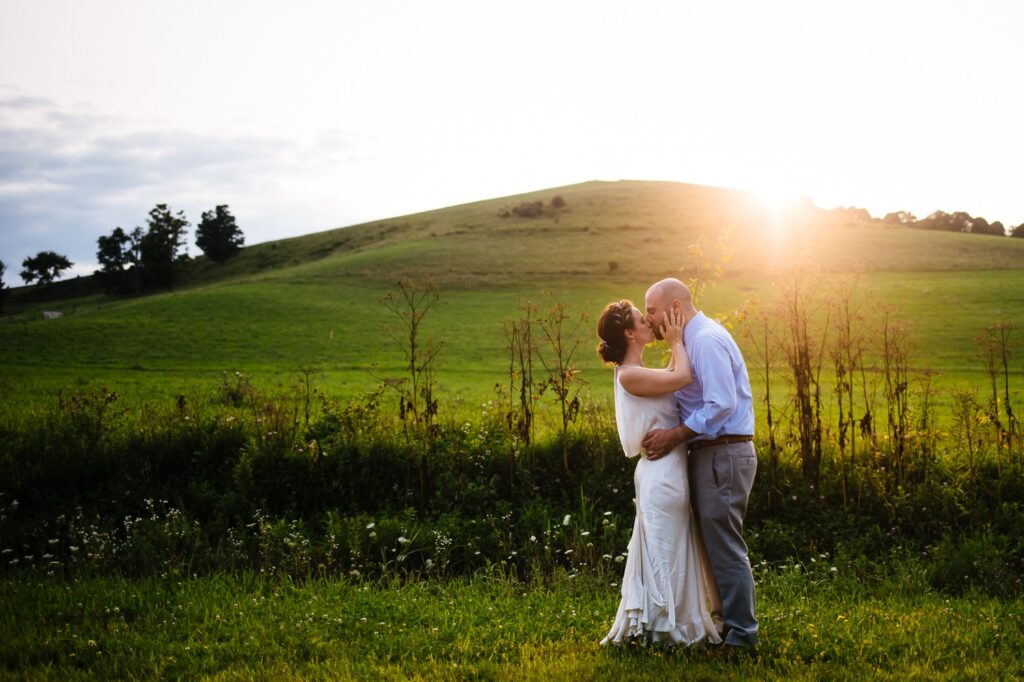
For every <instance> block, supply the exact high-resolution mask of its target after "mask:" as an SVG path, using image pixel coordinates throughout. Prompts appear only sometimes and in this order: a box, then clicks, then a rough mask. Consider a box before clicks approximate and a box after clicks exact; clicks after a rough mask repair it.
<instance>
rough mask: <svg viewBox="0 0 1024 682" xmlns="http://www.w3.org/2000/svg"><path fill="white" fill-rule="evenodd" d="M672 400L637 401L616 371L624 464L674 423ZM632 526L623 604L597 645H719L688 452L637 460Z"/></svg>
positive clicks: (681, 450) (715, 600)
mask: <svg viewBox="0 0 1024 682" xmlns="http://www.w3.org/2000/svg"><path fill="white" fill-rule="evenodd" d="M677 410H678V408H677V406H676V402H675V399H674V398H673V397H672V396H671V395H666V396H655V397H640V396H635V395H633V394H631V393H629V392H628V391H627V390H626V389H625V388H623V387H622V384H620V383H619V378H618V369H616V371H615V421H616V425H617V426H618V430H619V439H620V440H621V442H622V448H623V450H624V451H625V453H626V456H627V457H635V456H637V455H639V454H640V443H641V441H642V440H643V438H644V435H645V434H646V433H647V432H648V431H650V430H651V429H656V428H667V427H674V426H677V425H678V424H679V415H678V411H677ZM633 483H634V485H635V487H636V521H634V523H633V536H632V537H631V538H630V540H629V551H628V554H627V557H626V568H625V571H624V574H623V576H622V600H621V601H620V602H619V610H618V613H616V615H615V622H614V623H613V624H612V627H611V630H609V631H608V635H607V636H606V637H605V638H604V639H603V640H601V644H602V645H605V644H621V643H622V642H623V641H625V640H629V639H632V638H636V637H640V638H645V639H647V640H649V641H652V642H664V643H666V644H695V643H697V642H700V641H702V640H705V639H706V640H707V641H708V642H711V643H718V642H720V641H721V637H720V636H719V633H718V630H717V628H716V626H715V622H714V620H713V619H712V616H711V612H712V611H714V612H715V613H716V614H717V613H719V612H720V611H721V608H720V604H719V600H718V593H717V590H716V589H715V584H714V580H713V579H711V578H710V576H711V571H710V567H709V565H708V563H707V557H706V556H705V554H704V546H703V542H702V540H701V538H700V530H699V528H698V526H697V524H696V523H695V522H694V519H693V516H692V513H691V511H690V489H689V482H688V480H687V474H686V447H685V445H682V446H680V447H678V448H676V449H675V450H673V451H672V452H670V453H669V454H667V455H665V456H664V457H662V458H660V459H656V460H649V459H647V458H646V457H641V458H640V461H639V462H637V465H636V471H635V473H634V474H633Z"/></svg>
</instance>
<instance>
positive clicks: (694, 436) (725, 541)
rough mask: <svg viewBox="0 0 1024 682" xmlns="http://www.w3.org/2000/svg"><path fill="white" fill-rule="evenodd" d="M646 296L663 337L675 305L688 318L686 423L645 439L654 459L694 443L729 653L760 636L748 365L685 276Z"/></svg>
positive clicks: (700, 505)
mask: <svg viewBox="0 0 1024 682" xmlns="http://www.w3.org/2000/svg"><path fill="white" fill-rule="evenodd" d="M644 304H645V305H646V307H647V320H648V322H650V324H651V328H652V329H654V330H655V335H657V336H658V338H661V337H660V335H659V334H658V332H657V330H658V329H660V328H661V325H662V324H664V322H665V313H666V312H667V311H669V310H676V311H678V312H681V313H682V314H683V315H684V317H685V321H686V328H685V329H684V330H683V341H684V343H685V344H686V350H687V352H688V353H689V355H690V364H691V365H692V367H693V383H692V384H690V385H689V386H687V387H686V388H684V389H682V390H680V391H677V392H676V394H675V396H676V401H677V403H678V404H679V416H680V421H681V422H682V423H681V424H680V425H679V426H677V427H675V428H674V429H655V430H654V431H651V432H650V433H648V434H647V436H646V438H644V440H643V447H644V449H645V451H646V453H647V458H648V459H658V458H659V457H664V456H665V455H666V454H668V453H669V452H670V451H671V450H672V449H673V448H675V447H676V446H678V445H680V444H682V443H686V444H687V450H688V455H689V473H690V495H691V499H692V502H693V504H692V507H693V512H694V515H695V516H696V517H697V519H698V521H699V523H700V529H701V532H702V533H703V535H704V544H705V546H706V547H707V553H708V560H709V561H710V563H711V568H712V572H713V573H714V578H715V582H716V583H717V585H718V593H719V595H720V596H721V599H722V616H723V618H724V620H725V632H724V633H723V639H724V641H725V644H724V645H723V653H724V654H729V653H732V652H733V650H734V649H736V648H740V647H749V646H753V645H755V644H757V641H758V640H757V619H756V618H755V617H754V576H753V574H752V573H751V571H750V560H749V559H748V558H747V545H746V543H745V542H744V541H743V517H744V516H745V515H746V512H747V500H748V499H749V497H750V488H751V486H752V485H753V483H754V473H755V472H756V471H757V456H756V455H755V454H754V443H753V440H754V436H753V434H754V404H753V399H752V395H751V391H750V379H749V378H748V377H747V366H746V364H745V363H744V362H743V356H742V355H741V354H740V349H739V348H738V347H737V346H736V342H735V341H734V340H733V338H732V336H731V335H730V334H729V332H728V331H726V329H725V327H723V326H722V325H720V324H718V323H717V322H715V321H713V320H711V319H709V318H707V317H706V316H705V315H704V313H701V312H698V311H697V309H696V308H695V307H694V305H693V299H692V298H691V296H690V290H689V289H688V288H687V287H686V285H685V284H683V283H682V282H680V281H679V280H677V279H664V280H662V281H660V282H658V283H657V284H654V285H653V286H652V287H651V288H650V289H648V290H647V295H646V297H645V298H644Z"/></svg>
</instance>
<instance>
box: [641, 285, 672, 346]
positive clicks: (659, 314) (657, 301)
mask: <svg viewBox="0 0 1024 682" xmlns="http://www.w3.org/2000/svg"><path fill="white" fill-rule="evenodd" d="M644 307H645V308H647V324H649V325H651V331H653V332H654V338H656V339H658V340H659V341H661V339H662V336H661V325H663V324H665V311H666V310H668V308H669V305H666V301H664V300H662V299H661V298H659V297H657V296H650V295H648V296H646V297H645V298H644Z"/></svg>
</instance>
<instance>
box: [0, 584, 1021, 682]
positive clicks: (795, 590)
mask: <svg viewBox="0 0 1024 682" xmlns="http://www.w3.org/2000/svg"><path fill="white" fill-rule="evenodd" d="M617 598H618V595H617V588H615V587H613V586H611V584H610V583H609V581H608V580H600V579H598V578H594V577H589V578H588V577H585V576H578V577H577V578H575V579H570V578H568V577H563V578H561V579H555V580H550V581H547V582H545V583H543V584H533V585H524V584H522V583H519V582H516V581H512V580H508V579H504V578H493V577H490V576H488V575H486V574H479V575H477V576H476V577H475V578H474V579H472V580H469V581H450V582H435V581H426V582H410V583H406V584H399V583H392V584H354V583H348V582H345V581H334V580H314V581H310V582H305V583H302V584H294V583H291V582H287V581H282V580H269V579H263V578H260V577H257V576H252V575H244V576H239V577H213V578H203V579H198V580H188V581H180V582H179V581H174V580H164V579H144V580H135V581H131V580H120V579H92V580H82V581H77V582H73V583H67V582H61V581H55V580H35V579H27V578H26V579H19V580H5V581H4V582H3V584H2V585H0V666H2V668H0V676H5V677H7V676H17V677H27V678H32V677H47V678H49V677H60V678H62V679H64V678H107V679H113V678H122V679H124V678H150V677H182V678H198V677H213V678H219V679H233V678H251V677H255V678H279V677H301V678H322V679H423V680H426V679H430V680H435V679H542V678H547V679H613V680H627V679H669V678H670V677H671V678H676V677H679V676H680V675H685V676H686V677H688V678H693V679H748V678H756V679H826V678H827V679H867V678H873V679H898V678H905V677H908V678H909V677H914V678H922V677H923V678H927V679H934V678H948V679H964V678H969V679H1011V678H1015V677H1019V676H1021V675H1022V674H1024V662H1022V661H1021V660H1020V658H1019V652H1020V650H1021V647H1022V646H1024V600H1022V599H1020V598H1017V599H1015V600H1000V599H996V598H991V597H986V596H982V595H968V596H963V597H951V596H947V595H942V594H938V593H935V592H932V591H930V590H928V589H927V588H925V587H924V586H923V583H922V581H921V580H920V579H919V577H918V576H915V575H914V574H913V571H904V572H902V573H897V574H896V575H890V576H889V577H887V578H883V579H881V580H874V581H873V580H864V579H863V576H862V577H861V579H857V578H856V577H852V576H851V577H844V576H843V575H842V574H841V573H833V572H831V571H830V570H829V569H828V568H821V569H818V570H817V571H812V572H810V573H808V572H807V571H806V570H799V569H798V570H794V569H793V568H789V569H785V570H780V569H775V570H772V571H770V572H765V573H762V575H761V576H760V582H759V600H760V601H759V610H760V620H761V623H762V637H763V641H762V646H761V650H760V656H759V657H758V658H757V659H752V658H748V659H742V660H738V661H728V662H719V661H715V660H713V659H711V658H710V657H709V656H708V655H707V653H706V652H705V651H701V650H698V649H694V650H682V651H678V650H662V649H650V648H640V647H627V648H624V649H613V650H608V649H602V648H601V647H600V646H598V644H597V642H598V641H599V640H600V638H601V637H602V636H603V635H604V633H605V631H606V628H607V627H608V625H609V624H610V619H611V618H612V616H613V614H614V610H615V606H616V603H617Z"/></svg>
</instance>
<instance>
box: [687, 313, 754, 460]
mask: <svg viewBox="0 0 1024 682" xmlns="http://www.w3.org/2000/svg"><path fill="white" fill-rule="evenodd" d="M683 341H684V342H685V343H686V352H687V353H689V355H690V366H691V367H692V368H693V383H692V384H690V385H689V386H687V387H686V388H684V389H682V390H680V391H676V394H675V396H676V402H677V403H678V404H679V415H680V417H681V419H682V421H683V423H684V424H686V425H687V426H688V427H690V428H691V429H693V431H695V432H696V433H698V434H700V435H699V436H694V437H693V440H710V439H712V438H718V437H719V436H724V435H726V434H728V435H738V436H752V435H754V400H753V396H752V394H751V391H750V378H749V377H748V376H747V365H746V363H745V362H743V355H742V354H741V353H740V349H739V346H737V345H736V342H735V341H734V340H733V338H732V335H730V334H729V332H728V331H727V330H726V329H725V327H723V326H722V325H720V324H719V323H718V322H715V321H714V320H712V319H710V318H708V317H707V316H706V315H704V313H697V315H696V316H694V317H693V318H692V319H691V320H690V321H689V322H687V323H686V328H685V329H684V330H683Z"/></svg>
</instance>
